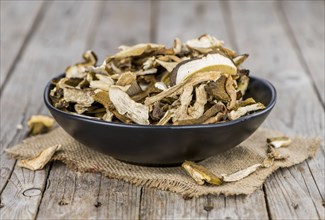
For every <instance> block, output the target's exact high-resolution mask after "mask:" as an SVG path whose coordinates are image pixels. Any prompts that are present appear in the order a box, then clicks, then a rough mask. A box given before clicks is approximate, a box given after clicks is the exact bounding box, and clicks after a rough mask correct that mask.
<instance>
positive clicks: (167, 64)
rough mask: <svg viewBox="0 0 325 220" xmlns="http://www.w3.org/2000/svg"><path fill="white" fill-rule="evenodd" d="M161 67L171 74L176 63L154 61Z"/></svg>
mask: <svg viewBox="0 0 325 220" xmlns="http://www.w3.org/2000/svg"><path fill="white" fill-rule="evenodd" d="M156 62H157V63H159V64H160V65H161V66H162V67H164V68H165V69H166V70H167V71H168V72H172V71H173V69H174V68H175V67H176V66H177V64H178V62H165V61H162V60H156Z"/></svg>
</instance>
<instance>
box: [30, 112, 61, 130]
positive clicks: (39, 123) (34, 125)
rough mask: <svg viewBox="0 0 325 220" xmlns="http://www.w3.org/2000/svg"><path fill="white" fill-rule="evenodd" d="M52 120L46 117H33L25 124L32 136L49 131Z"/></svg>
mask: <svg viewBox="0 0 325 220" xmlns="http://www.w3.org/2000/svg"><path fill="white" fill-rule="evenodd" d="M54 122H55V121H54V119H53V118H52V117H49V116H46V115H33V116H32V117H31V118H30V119H29V120H28V122H27V125H28V127H29V129H30V133H31V134H32V135H37V134H41V133H45V132H47V131H49V130H50V129H51V128H52V127H53V125H54Z"/></svg>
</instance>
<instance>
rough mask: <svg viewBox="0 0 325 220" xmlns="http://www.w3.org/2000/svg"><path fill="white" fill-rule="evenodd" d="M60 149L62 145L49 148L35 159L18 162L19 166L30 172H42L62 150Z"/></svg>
mask: <svg viewBox="0 0 325 220" xmlns="http://www.w3.org/2000/svg"><path fill="white" fill-rule="evenodd" d="M60 147H61V145H55V146H52V147H48V148H46V149H45V150H43V151H41V152H40V153H39V154H38V155H36V156H35V157H33V158H30V159H25V160H18V166H19V167H24V168H27V169H29V170H41V169H43V168H44V166H45V165H46V164H47V163H48V162H49V161H50V160H51V159H52V157H53V155H54V154H55V152H57V151H58V150H59V149H60Z"/></svg>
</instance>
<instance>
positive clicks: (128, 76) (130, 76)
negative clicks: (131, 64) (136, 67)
mask: <svg viewBox="0 0 325 220" xmlns="http://www.w3.org/2000/svg"><path fill="white" fill-rule="evenodd" d="M136 79H137V74H136V73H134V72H131V71H128V72H124V73H122V74H121V76H120V77H119V79H118V80H117V82H116V85H117V86H127V85H131V84H132V83H133V82H134V81H136Z"/></svg>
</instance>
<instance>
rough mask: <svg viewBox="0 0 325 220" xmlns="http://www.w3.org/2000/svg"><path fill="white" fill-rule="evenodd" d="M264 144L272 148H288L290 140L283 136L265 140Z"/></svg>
mask: <svg viewBox="0 0 325 220" xmlns="http://www.w3.org/2000/svg"><path fill="white" fill-rule="evenodd" d="M266 142H267V143H268V144H269V145H271V146H272V147H274V148H280V147H287V146H289V145H290V144H291V142H292V141H291V139H290V138H288V137H286V136H283V137H273V138H267V139H266Z"/></svg>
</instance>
